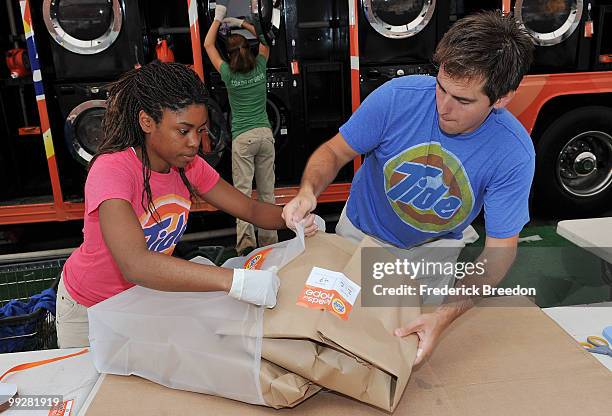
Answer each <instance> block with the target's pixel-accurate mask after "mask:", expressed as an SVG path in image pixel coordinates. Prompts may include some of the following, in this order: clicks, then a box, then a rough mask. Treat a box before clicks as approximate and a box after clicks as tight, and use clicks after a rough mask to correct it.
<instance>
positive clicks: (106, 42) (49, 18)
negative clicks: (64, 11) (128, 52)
mask: <svg viewBox="0 0 612 416" xmlns="http://www.w3.org/2000/svg"><path fill="white" fill-rule="evenodd" d="M57 1H58V0H44V2H43V20H44V21H45V26H46V27H47V30H48V31H49V34H50V35H51V37H52V38H53V40H54V41H55V42H57V44H59V45H61V46H62V47H63V48H65V49H67V50H69V51H71V52H74V53H78V54H79V55H93V54H96V53H100V52H102V51H104V50H106V49H108V48H109V47H110V46H111V45H112V44H113V42H115V40H116V39H117V37H118V36H119V32H121V27H122V23H123V4H120V3H119V0H108V2H112V4H113V19H112V22H111V24H110V25H109V27H108V28H107V30H106V32H104V34H103V35H101V36H99V37H97V38H96V39H92V40H83V39H77V38H75V37H73V36H71V35H70V34H68V33H67V32H66V30H64V28H63V27H62V25H61V23H60V21H59V19H58V16H57V11H56V9H55V6H56V4H57ZM121 3H123V2H121Z"/></svg>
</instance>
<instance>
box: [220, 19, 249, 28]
mask: <svg viewBox="0 0 612 416" xmlns="http://www.w3.org/2000/svg"><path fill="white" fill-rule="evenodd" d="M223 23H225V24H226V25H228V26H229V27H230V28H237V27H242V23H244V19H238V18H237V17H226V18H225V19H223Z"/></svg>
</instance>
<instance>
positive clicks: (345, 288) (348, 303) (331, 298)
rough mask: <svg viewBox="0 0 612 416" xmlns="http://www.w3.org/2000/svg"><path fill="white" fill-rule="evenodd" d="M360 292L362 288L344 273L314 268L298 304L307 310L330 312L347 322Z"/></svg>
mask: <svg viewBox="0 0 612 416" xmlns="http://www.w3.org/2000/svg"><path fill="white" fill-rule="evenodd" d="M360 291H361V286H359V285H358V284H357V283H355V282H353V281H352V280H350V279H349V278H348V277H346V276H345V275H344V274H343V273H339V272H334V271H332V270H327V269H323V268H320V267H313V268H312V271H311V272H310V275H308V279H306V284H305V286H304V289H302V292H301V293H300V296H299V297H298V301H297V304H298V305H300V306H304V307H307V308H314V309H324V310H328V311H330V312H331V313H333V314H334V315H336V316H338V317H340V318H341V319H344V320H347V319H348V316H349V313H350V311H351V309H352V307H353V305H354V304H355V300H357V296H359V292H360Z"/></svg>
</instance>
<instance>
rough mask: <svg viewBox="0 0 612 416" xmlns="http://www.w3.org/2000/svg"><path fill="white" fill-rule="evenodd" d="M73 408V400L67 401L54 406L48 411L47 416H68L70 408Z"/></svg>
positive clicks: (70, 411) (70, 412)
mask: <svg viewBox="0 0 612 416" xmlns="http://www.w3.org/2000/svg"><path fill="white" fill-rule="evenodd" d="M73 406H74V400H68V401H67V402H63V403H61V404H58V405H57V406H54V407H52V408H51V410H49V416H70V415H71V414H72V407H73Z"/></svg>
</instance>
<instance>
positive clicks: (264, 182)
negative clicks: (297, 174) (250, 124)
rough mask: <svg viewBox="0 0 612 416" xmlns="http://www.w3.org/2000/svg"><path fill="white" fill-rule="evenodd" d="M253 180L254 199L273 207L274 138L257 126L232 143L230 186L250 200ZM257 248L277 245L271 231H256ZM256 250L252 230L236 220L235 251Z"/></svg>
mask: <svg viewBox="0 0 612 416" xmlns="http://www.w3.org/2000/svg"><path fill="white" fill-rule="evenodd" d="M253 177H255V183H256V186H257V194H258V199H259V200H260V201H263V202H268V203H270V204H274V202H275V198H274V136H272V131H271V130H270V129H269V128H267V127H258V128H255V129H252V130H249V131H246V132H244V133H242V134H240V135H239V136H238V137H236V138H235V139H234V140H233V141H232V178H233V180H234V187H236V189H238V190H239V191H240V192H242V193H243V194H245V195H246V196H248V197H249V198H250V197H251V193H252V191H253ZM257 234H258V237H259V245H260V246H266V245H269V244H274V243H276V242H278V235H277V234H276V231H275V230H263V229H259V230H258V232H257ZM247 247H257V240H256V239H255V227H253V225H252V224H250V223H248V222H245V221H242V220H239V219H237V220H236V251H238V253H240V252H241V251H242V250H244V249H245V248H247Z"/></svg>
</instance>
